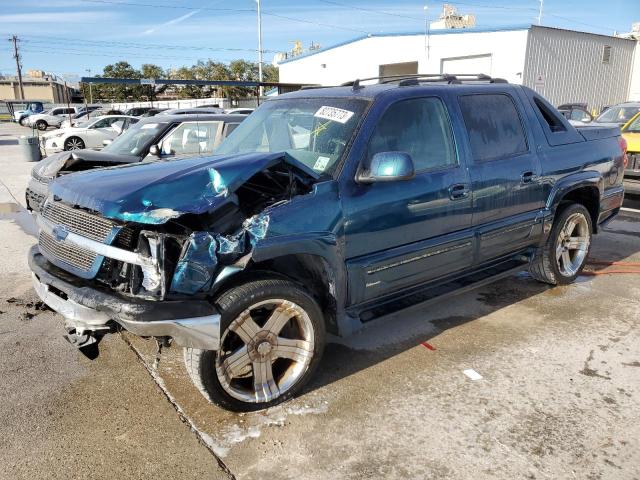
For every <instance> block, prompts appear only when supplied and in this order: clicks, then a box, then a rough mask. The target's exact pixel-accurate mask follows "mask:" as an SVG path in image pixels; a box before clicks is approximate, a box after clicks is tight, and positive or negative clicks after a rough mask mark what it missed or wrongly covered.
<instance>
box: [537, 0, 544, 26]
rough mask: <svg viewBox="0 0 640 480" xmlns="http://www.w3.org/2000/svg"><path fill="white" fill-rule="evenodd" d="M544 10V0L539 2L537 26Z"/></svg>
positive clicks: (540, 22) (540, 21)
mask: <svg viewBox="0 0 640 480" xmlns="http://www.w3.org/2000/svg"><path fill="white" fill-rule="evenodd" d="M543 9H544V0H540V10H539V11H538V25H541V24H542V10H543Z"/></svg>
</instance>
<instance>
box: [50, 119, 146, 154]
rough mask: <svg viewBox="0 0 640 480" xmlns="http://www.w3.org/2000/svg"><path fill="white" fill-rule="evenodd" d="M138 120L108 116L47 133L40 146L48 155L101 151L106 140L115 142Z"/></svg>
mask: <svg viewBox="0 0 640 480" xmlns="http://www.w3.org/2000/svg"><path fill="white" fill-rule="evenodd" d="M138 120H140V119H139V118H137V117H131V116H128V115H106V116H104V117H99V118H95V119H93V120H90V121H88V122H85V123H81V124H79V125H77V126H75V127H69V128H65V129H62V130H56V131H54V132H49V133H45V134H44V135H42V136H41V137H40V145H41V146H42V147H43V148H44V150H45V153H46V154H47V155H50V154H51V153H54V152H60V151H63V150H81V149H83V148H92V149H95V150H99V149H101V148H102V147H104V141H105V140H113V139H114V138H116V137H117V136H118V135H120V134H121V133H122V132H123V131H125V130H126V129H127V128H129V126H130V125H133V124H134V123H136V122H138Z"/></svg>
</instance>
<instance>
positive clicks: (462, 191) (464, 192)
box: [449, 183, 470, 200]
mask: <svg viewBox="0 0 640 480" xmlns="http://www.w3.org/2000/svg"><path fill="white" fill-rule="evenodd" d="M469 193H470V190H469V186H468V185H466V184H464V183H456V184H454V185H451V186H450V187H449V198H450V199H451V200H459V199H461V198H467V197H468V196H469Z"/></svg>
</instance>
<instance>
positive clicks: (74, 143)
mask: <svg viewBox="0 0 640 480" xmlns="http://www.w3.org/2000/svg"><path fill="white" fill-rule="evenodd" d="M83 148H84V141H83V140H82V139H81V138H78V137H69V138H67V140H65V142H64V149H65V150H66V151H69V150H82V149H83Z"/></svg>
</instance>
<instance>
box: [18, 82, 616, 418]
mask: <svg viewBox="0 0 640 480" xmlns="http://www.w3.org/2000/svg"><path fill="white" fill-rule="evenodd" d="M467 79H470V80H471V81H470V82H468V81H467ZM441 80H442V81H441V82H438V83H439V84H437V85H434V82H433V77H428V78H427V79H426V81H425V82H423V81H422V79H421V78H420V77H415V76H414V77H409V78H406V79H398V80H396V81H394V82H393V83H385V84H378V85H367V86H364V85H362V84H360V83H359V82H354V83H353V84H352V85H350V86H343V87H333V88H318V89H313V90H302V91H298V92H294V93H288V94H285V95H281V96H279V97H278V98H277V99H272V100H269V101H266V102H265V103H263V104H262V105H261V106H260V107H259V108H258V109H257V110H256V111H255V112H254V113H253V114H252V115H250V116H248V117H247V119H246V120H245V121H244V122H243V123H242V124H241V125H240V126H239V127H238V128H237V129H236V130H235V131H234V133H233V134H232V135H231V136H230V137H229V138H227V140H225V141H224V142H223V143H222V144H221V145H220V146H219V147H218V148H217V149H216V151H215V155H214V156H212V157H210V158H191V159H182V160H176V161H172V162H152V163H146V164H139V165H127V166H122V167H115V168H109V169H102V170H92V171H85V172H79V173H74V174H72V175H65V176H61V177H59V178H57V179H56V180H55V181H54V182H53V183H52V184H51V186H50V192H51V195H50V196H49V198H48V200H47V201H46V202H45V204H44V206H43V210H42V215H39V216H38V225H39V228H40V237H39V239H40V240H39V245H37V246H34V247H33V248H32V250H31V251H30V254H29V265H30V267H31V270H32V271H33V274H34V276H33V279H34V287H35V290H36V292H38V295H39V296H40V298H42V300H43V301H44V302H45V303H46V304H47V305H49V306H50V307H51V308H53V309H54V310H56V311H58V312H61V313H63V314H64V315H65V316H66V317H67V319H66V328H67V331H68V332H70V333H68V334H67V338H69V339H70V340H71V341H72V342H75V344H76V345H77V346H82V347H85V348H86V346H87V345H92V344H93V345H95V342H96V341H97V339H96V338H97V337H99V336H100V335H104V334H105V333H106V332H108V331H112V330H113V329H115V328H124V329H127V330H129V331H130V332H131V333H133V334H136V335H141V336H145V337H156V338H157V339H159V341H161V342H163V343H164V344H165V345H167V344H170V343H172V344H174V345H178V346H181V347H184V358H185V364H186V368H187V371H188V373H189V375H190V376H191V378H192V380H193V382H194V384H195V385H196V386H197V388H198V389H199V390H200V391H201V392H202V393H203V395H204V396H205V397H206V398H207V399H209V400H210V401H212V402H214V403H215V404H217V405H220V406H222V407H224V408H228V409H231V410H243V411H244V410H255V409H261V408H266V407H270V406H272V405H274V404H277V403H279V402H281V401H283V400H286V399H288V398H291V397H292V396H293V395H295V394H296V392H299V391H300V389H301V388H302V387H303V385H304V384H305V383H306V382H307V381H308V380H309V378H311V376H312V375H313V373H314V370H315V369H316V367H317V366H318V364H319V361H320V357H321V356H322V352H323V348H324V344H325V339H326V333H332V334H336V335H346V334H349V333H351V332H353V331H355V330H357V329H359V328H361V327H362V326H363V325H364V324H366V322H369V321H370V320H372V319H373V318H375V317H378V316H380V315H383V314H387V313H390V312H393V311H396V310H399V309H402V308H406V307H407V306H408V305H410V304H413V303H416V302H423V301H425V300H430V299H434V298H435V297H437V296H441V295H444V294H450V293H453V292H455V291H460V290H461V289H468V288H471V287H472V286H477V285H482V284H484V283H487V282H489V281H491V280H494V279H496V278H500V277H503V276H505V275H509V274H512V273H514V272H516V271H520V270H523V269H529V272H530V274H531V275H532V276H533V277H534V278H535V279H537V280H540V281H542V282H545V283H548V284H552V285H562V284H567V283H570V282H572V281H573V280H575V278H576V277H577V276H578V275H579V274H580V272H581V270H582V268H583V266H584V265H585V260H586V258H587V256H588V254H589V249H590V246H591V243H592V234H594V233H597V232H599V231H600V229H601V228H602V227H603V225H604V224H606V222H608V221H609V220H611V219H612V218H614V217H615V215H616V214H617V213H618V211H619V209H620V206H621V203H622V199H623V192H624V189H623V186H622V176H623V175H622V173H623V157H624V152H623V150H622V142H621V137H620V134H619V129H618V128H607V127H584V128H580V129H579V130H578V129H576V128H574V127H573V126H572V125H570V124H569V122H568V121H567V120H566V119H565V118H564V117H563V116H562V115H560V114H559V113H558V111H557V110H556V109H555V108H554V107H553V106H551V105H550V104H549V103H548V102H547V101H545V100H544V99H543V98H542V97H541V96H539V95H538V94H537V93H536V92H534V91H533V90H531V89H529V88H527V87H524V86H520V85H510V84H507V83H506V82H503V81H499V80H497V79H491V78H488V77H484V76H483V77H478V78H475V77H469V76H467V77H464V78H460V79H456V78H455V77H452V76H443V77H442V78H441ZM446 82H449V84H448V85H447V84H443V83H446ZM456 82H460V84H456ZM294 130H297V131H298V134H297V136H296V137H295V138H294V136H293V135H292V131H294ZM304 130H306V132H304ZM169 339H172V340H169Z"/></svg>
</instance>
